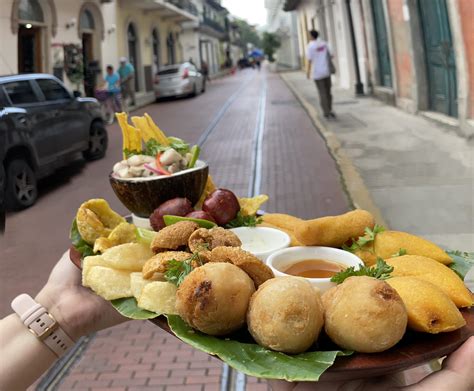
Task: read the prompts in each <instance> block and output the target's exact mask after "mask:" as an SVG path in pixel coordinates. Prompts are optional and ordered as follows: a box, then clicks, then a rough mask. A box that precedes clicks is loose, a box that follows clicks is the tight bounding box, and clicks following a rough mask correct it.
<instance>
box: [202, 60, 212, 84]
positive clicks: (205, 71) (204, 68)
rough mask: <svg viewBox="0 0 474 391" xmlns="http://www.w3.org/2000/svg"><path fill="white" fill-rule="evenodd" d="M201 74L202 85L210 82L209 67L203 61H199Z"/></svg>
mask: <svg viewBox="0 0 474 391" xmlns="http://www.w3.org/2000/svg"><path fill="white" fill-rule="evenodd" d="M201 73H202V76H203V77H204V83H206V82H207V81H209V82H210V81H211V79H210V78H209V65H207V62H206V61H204V60H202V61H201Z"/></svg>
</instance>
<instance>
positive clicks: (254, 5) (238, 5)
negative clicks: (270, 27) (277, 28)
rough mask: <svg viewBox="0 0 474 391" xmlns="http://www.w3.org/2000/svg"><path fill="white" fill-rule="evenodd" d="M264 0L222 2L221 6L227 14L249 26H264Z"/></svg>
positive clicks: (265, 12)
mask: <svg viewBox="0 0 474 391" xmlns="http://www.w3.org/2000/svg"><path fill="white" fill-rule="evenodd" d="M264 1H265V0H222V3H221V4H222V6H224V7H225V8H227V9H228V10H229V12H230V13H231V14H232V15H234V16H237V17H239V18H241V19H245V20H246V21H247V22H248V23H250V24H258V25H259V26H264V25H265V24H266V23H267V10H266V8H265V6H264Z"/></svg>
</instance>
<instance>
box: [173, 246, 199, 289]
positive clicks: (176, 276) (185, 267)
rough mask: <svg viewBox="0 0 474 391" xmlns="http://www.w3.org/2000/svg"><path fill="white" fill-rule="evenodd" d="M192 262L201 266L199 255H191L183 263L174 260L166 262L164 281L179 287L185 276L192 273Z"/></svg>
mask: <svg viewBox="0 0 474 391" xmlns="http://www.w3.org/2000/svg"><path fill="white" fill-rule="evenodd" d="M193 262H197V264H198V265H202V262H201V259H200V258H199V254H197V253H196V254H193V255H192V256H191V257H189V258H188V259H186V260H184V261H177V260H176V259H171V260H170V261H168V265H167V270H166V272H165V279H166V281H168V282H171V283H172V284H175V285H176V286H180V285H181V284H182V282H183V281H184V279H185V278H186V276H187V275H188V274H189V273H191V272H192V271H193V269H194V267H193Z"/></svg>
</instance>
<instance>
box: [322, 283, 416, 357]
mask: <svg viewBox="0 0 474 391" xmlns="http://www.w3.org/2000/svg"><path fill="white" fill-rule="evenodd" d="M322 299H323V304H324V309H325V314H324V322H325V323H324V328H325V330H326V334H327V335H328V336H329V337H330V338H331V340H332V341H333V342H335V343H336V344H337V345H339V346H340V347H342V348H344V349H350V350H355V351H356V352H363V353H376V352H383V351H384V350H387V349H390V348H391V347H392V346H394V345H395V344H396V343H397V342H398V341H400V339H402V337H403V334H405V329H406V327H407V310H406V309H405V305H404V304H403V301H402V299H401V298H400V296H399V295H398V293H397V292H396V290H395V289H393V288H392V287H391V286H390V285H388V284H387V283H386V282H385V281H381V280H377V279H375V278H372V277H366V276H361V277H349V278H348V279H346V280H345V281H344V282H343V283H342V284H340V285H338V286H335V287H334V288H331V289H330V290H328V291H327V292H325V293H324V294H323V296H322Z"/></svg>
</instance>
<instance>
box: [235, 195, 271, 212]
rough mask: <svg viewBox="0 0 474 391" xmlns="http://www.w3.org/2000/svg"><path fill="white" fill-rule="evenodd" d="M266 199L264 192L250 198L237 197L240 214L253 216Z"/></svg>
mask: <svg viewBox="0 0 474 391" xmlns="http://www.w3.org/2000/svg"><path fill="white" fill-rule="evenodd" d="M267 201H268V196H267V195H266V194H260V195H258V196H255V197H252V198H239V204H240V213H241V214H242V216H254V215H256V214H257V212H258V210H259V209H260V207H261V206H262V205H263V204H264V203H265V202H267Z"/></svg>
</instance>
